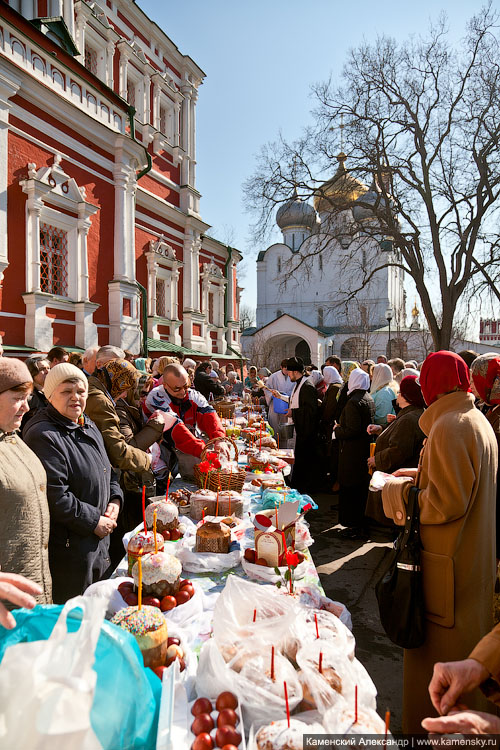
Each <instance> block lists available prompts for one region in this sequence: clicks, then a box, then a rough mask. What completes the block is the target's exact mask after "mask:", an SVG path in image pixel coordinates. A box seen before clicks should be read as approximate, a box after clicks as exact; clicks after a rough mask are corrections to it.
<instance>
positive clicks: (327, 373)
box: [323, 365, 344, 385]
mask: <svg viewBox="0 0 500 750" xmlns="http://www.w3.org/2000/svg"><path fill="white" fill-rule="evenodd" d="M323 379H324V381H325V383H326V384H327V385H331V384H332V383H339V384H340V385H342V383H343V382H344V381H343V380H342V376H341V375H340V372H339V371H338V370H337V368H336V367H332V365H327V366H326V367H323Z"/></svg>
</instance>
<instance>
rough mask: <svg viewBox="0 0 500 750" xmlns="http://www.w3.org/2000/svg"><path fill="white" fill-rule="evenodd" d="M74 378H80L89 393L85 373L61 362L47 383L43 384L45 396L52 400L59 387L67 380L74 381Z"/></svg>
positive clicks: (67, 363)
mask: <svg viewBox="0 0 500 750" xmlns="http://www.w3.org/2000/svg"><path fill="white" fill-rule="evenodd" d="M73 378H78V379H79V380H81V381H82V383H83V385H84V386H85V392H86V393H87V392H88V389H89V386H88V382H87V378H86V376H85V373H84V372H83V371H82V370H80V368H79V367H75V365H70V364H69V362H61V364H60V365H56V366H55V367H53V368H52V369H51V371H50V372H49V374H48V375H47V377H46V378H45V383H44V384H43V392H44V394H45V395H46V397H47V398H48V399H50V397H51V396H52V394H53V393H54V391H55V389H56V388H57V386H58V385H60V384H61V383H64V381H65V380H72V379H73Z"/></svg>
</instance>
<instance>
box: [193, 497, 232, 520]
mask: <svg viewBox="0 0 500 750" xmlns="http://www.w3.org/2000/svg"><path fill="white" fill-rule="evenodd" d="M216 500H217V494H216V493H215V492H212V490H197V491H196V492H193V494H192V495H191V513H190V515H191V518H192V519H194V520H195V521H200V520H201V519H202V518H203V509H204V508H206V511H205V515H206V516H207V515H208V516H213V515H215V501H216ZM212 501H214V502H212ZM224 515H227V513H225V514H224Z"/></svg>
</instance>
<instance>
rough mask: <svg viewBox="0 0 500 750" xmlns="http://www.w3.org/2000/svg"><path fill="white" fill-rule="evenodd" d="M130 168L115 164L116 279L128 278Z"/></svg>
mask: <svg viewBox="0 0 500 750" xmlns="http://www.w3.org/2000/svg"><path fill="white" fill-rule="evenodd" d="M129 171H130V170H129V169H128V168H126V167H124V166H123V165H122V164H115V167H114V182H115V224H114V226H115V241H114V269H113V271H114V272H113V278H114V279H124V280H127V279H128V275H127V252H126V245H127V242H128V238H127V229H128V225H127V184H128V179H129Z"/></svg>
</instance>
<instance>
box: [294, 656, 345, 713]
mask: <svg viewBox="0 0 500 750" xmlns="http://www.w3.org/2000/svg"><path fill="white" fill-rule="evenodd" d="M314 674H315V675H317V676H318V677H319V678H320V679H321V680H324V681H325V682H326V683H327V684H328V685H329V687H330V688H331V689H332V690H334V691H335V692H336V693H339V694H341V693H342V680H341V678H340V676H339V675H338V674H337V672H336V671H335V669H334V668H333V667H322V668H321V673H320V671H319V666H316V669H315V670H314ZM298 677H299V680H300V684H301V685H302V693H303V698H302V702H301V703H300V705H299V711H315V710H317V709H321V706H318V705H317V702H316V698H315V695H314V691H313V690H311V685H310V681H309V680H308V677H307V674H306V673H305V672H302V671H300V672H299V673H298ZM320 691H321V688H320Z"/></svg>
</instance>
